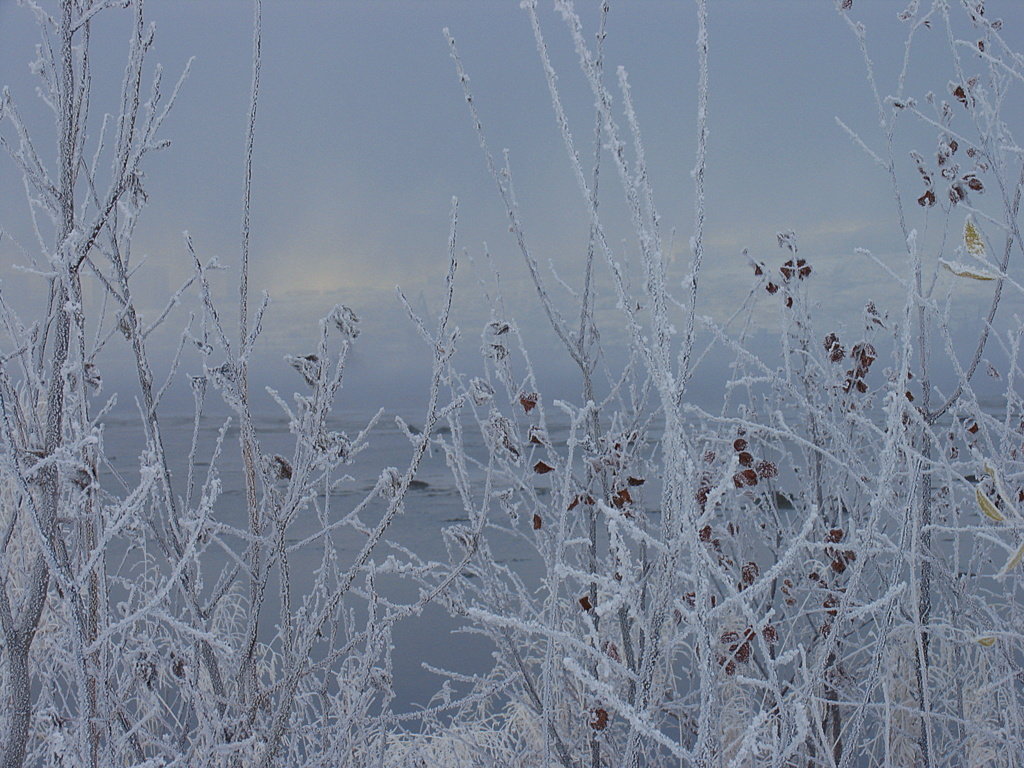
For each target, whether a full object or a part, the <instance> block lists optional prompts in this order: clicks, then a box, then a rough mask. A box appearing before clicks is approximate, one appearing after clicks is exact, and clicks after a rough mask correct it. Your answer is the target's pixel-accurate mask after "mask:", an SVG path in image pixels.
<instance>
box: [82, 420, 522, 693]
mask: <svg viewBox="0 0 1024 768" xmlns="http://www.w3.org/2000/svg"><path fill="white" fill-rule="evenodd" d="M226 418H227V417H226V416H220V417H208V418H203V419H202V421H201V422H200V429H199V439H198V450H197V453H196V462H195V478H194V483H195V492H194V495H193V505H194V504H195V499H196V498H197V497H198V496H199V494H200V492H201V488H202V484H203V482H204V481H205V480H206V477H207V472H208V471H209V469H210V461H211V457H212V454H213V451H214V446H215V444H216V441H217V437H218V434H219V432H220V430H221V428H222V426H223V424H224V422H225V420H226ZM367 420H368V419H362V420H356V419H353V418H350V419H341V420H339V421H337V423H335V424H332V425H330V428H331V429H335V430H341V431H344V432H345V433H346V434H347V435H348V436H349V437H350V438H354V437H355V436H356V434H358V432H359V430H360V429H361V428H362V427H364V426H365V425H366V423H367ZM236 424H237V420H232V423H231V426H230V427H229V428H228V429H227V431H226V433H225V437H224V443H223V450H222V454H221V456H220V457H219V458H218V460H217V462H216V470H217V474H218V476H219V478H220V481H221V483H222V487H223V491H222V493H221V495H220V497H219V500H218V501H217V503H216V505H215V517H216V519H217V520H218V521H219V522H223V523H226V524H229V525H232V526H237V527H239V528H242V529H244V528H245V527H246V525H247V518H246V510H245V499H244V481H243V475H242V465H241V459H240V456H239V443H238V430H237V427H236V426H235V425H236ZM161 425H162V433H163V439H164V443H165V450H166V453H167V456H168V458H169V461H170V466H171V470H172V473H173V482H174V485H175V490H176V495H178V496H183V495H184V492H185V489H186V475H187V460H188V455H189V451H190V448H191V443H192V430H193V420H192V417H191V416H178V417H170V418H166V419H163V420H162V421H161ZM444 429H445V430H446V428H444ZM257 435H258V438H259V441H260V445H261V449H262V452H263V453H264V454H265V455H273V454H275V453H276V454H280V455H282V456H284V457H287V458H289V459H290V458H291V456H292V453H293V451H294V446H295V438H294V436H293V435H291V434H290V433H289V431H288V423H287V421H286V420H285V419H284V418H282V417H277V416H267V417H263V418H261V419H259V420H258V424H257ZM442 436H444V437H449V436H448V435H444V434H442ZM466 439H467V448H468V449H469V450H471V451H472V452H474V453H475V454H477V455H479V454H480V453H481V452H482V451H483V450H484V446H483V443H482V440H481V438H480V436H479V434H473V433H469V434H467V435H466ZM103 442H104V448H105V451H106V454H107V458H108V460H109V462H110V465H111V466H112V467H113V469H116V471H117V472H118V473H120V474H121V476H122V477H123V478H124V479H125V481H126V482H127V483H128V484H129V485H132V484H134V483H135V482H137V481H138V477H139V457H140V455H141V453H142V452H143V450H144V449H145V437H144V433H143V430H142V428H141V425H140V422H139V421H138V419H135V420H132V419H110V420H108V421H106V422H105V426H104V437H103ZM412 453H413V446H412V445H411V443H410V441H409V439H408V438H407V437H406V435H405V434H404V433H403V432H402V431H401V430H400V429H399V427H398V426H397V425H396V424H395V421H394V419H393V417H392V418H383V419H381V421H380V422H379V423H378V425H377V426H376V427H375V428H374V429H373V431H372V432H371V433H370V435H369V437H368V441H367V447H366V448H365V449H364V450H363V451H362V452H360V453H359V454H358V455H357V456H356V457H355V458H354V460H353V462H352V464H350V465H348V466H343V467H341V468H339V470H338V471H337V473H336V476H337V477H341V476H342V475H343V474H347V475H350V476H351V477H350V479H348V480H347V481H346V482H345V483H344V484H343V485H342V487H341V488H340V489H338V490H337V491H336V492H335V493H334V494H333V495H332V501H331V513H330V519H331V520H337V519H338V518H340V517H342V516H343V515H344V514H345V513H347V512H349V511H350V510H351V509H352V508H353V507H354V506H355V505H356V504H358V503H359V502H360V501H361V500H362V499H363V498H364V497H365V495H366V494H367V492H369V491H370V490H371V489H372V488H373V486H374V483H375V482H376V480H377V478H378V476H379V475H380V472H381V470H382V469H384V468H385V467H396V468H397V469H398V471H399V473H404V471H405V469H406V467H407V466H408V462H409V460H410V457H411V456H412ZM101 482H102V483H103V484H104V485H105V486H107V487H108V488H113V487H115V485H116V480H115V479H114V477H113V473H112V470H111V469H110V468H108V470H107V472H106V473H105V475H104V476H103V477H102V479H101ZM380 510H381V504H380V503H379V502H377V504H376V505H375V506H371V508H370V511H369V512H367V513H366V514H365V515H364V516H363V521H364V523H366V524H370V525H373V524H375V523H376V522H377V520H378V519H379V514H380ZM492 514H493V513H492ZM498 514H501V513H500V511H499V513H498ZM467 520H468V516H467V513H466V511H465V510H464V508H463V503H462V500H461V498H460V496H459V494H458V493H457V492H456V489H455V486H454V484H453V481H452V475H451V472H450V470H449V469H448V467H447V465H446V464H445V460H444V456H443V453H442V452H441V451H439V450H437V449H436V448H434V449H432V450H431V452H430V453H428V454H427V455H426V456H425V457H424V459H423V461H422V463H421V465H420V469H419V472H418V473H417V475H416V479H415V481H414V482H413V483H412V485H411V486H410V489H409V493H408V494H407V496H406V503H405V511H404V513H403V514H402V515H400V516H399V517H398V518H396V519H395V521H394V523H393V524H392V526H391V527H390V529H389V531H388V534H387V538H388V539H389V540H390V541H391V542H395V543H397V544H399V545H401V546H405V547H408V548H409V549H411V550H412V551H414V552H415V553H416V554H417V555H418V556H419V557H420V558H422V559H423V560H435V561H442V562H445V561H447V560H448V559H449V557H448V554H447V550H446V547H445V542H444V539H443V537H442V529H443V528H444V527H446V526H450V525H453V524H458V523H465V522H466V521H467ZM495 522H497V523H499V524H501V523H505V524H507V522H508V518H507V517H505V518H504V520H502V519H501V517H495ZM319 530H320V522H319V521H318V520H317V518H316V515H315V513H314V512H313V511H312V510H307V511H306V513H305V514H302V515H300V516H299V517H298V518H297V519H296V521H295V523H294V524H293V525H292V527H291V528H290V529H289V541H290V542H296V541H301V540H302V539H304V538H305V537H307V536H310V535H312V534H314V533H316V532H317V531H319ZM333 540H334V543H335V545H336V546H337V547H338V549H339V558H340V564H341V566H342V567H344V566H345V565H347V564H348V563H350V562H352V559H353V558H354V557H355V556H356V555H357V553H358V552H359V548H360V547H361V545H362V543H363V541H364V539H362V537H361V536H359V535H358V534H354V533H353V532H351V531H350V530H348V529H339V531H338V533H337V534H336V535H335V536H334V537H333ZM495 541H496V542H500V543H499V544H497V547H498V549H500V551H497V550H496V551H495V553H496V556H497V557H498V558H499V559H500V560H504V561H506V562H510V563H512V564H513V567H515V568H516V570H517V571H521V572H524V573H529V572H530V571H538V568H539V565H540V564H539V560H538V556H537V553H536V551H535V550H533V549H532V548H530V547H528V546H526V545H525V543H524V542H522V541H520V540H517V539H516V538H515V537H513V536H509V535H500V533H498V534H497V535H496V536H495ZM235 543H237V548H236V551H238V552H239V553H242V552H244V545H243V544H241V543H239V542H237V540H236V542H235ZM322 554H323V549H322V546H319V545H317V544H312V545H310V546H307V547H304V548H302V549H299V550H296V551H295V552H294V554H293V555H292V559H291V562H290V570H291V577H292V586H293V589H292V593H293V595H294V596H295V598H294V599H295V601H296V604H297V603H298V599H299V596H301V595H302V594H304V593H308V592H309V591H310V590H311V588H312V584H313V579H314V571H315V569H317V568H318V567H319V566H320V565H321V558H322ZM389 554H395V555H396V557H397V558H398V559H399V560H403V559H404V556H403V555H402V554H401V553H400V552H398V551H396V549H394V548H392V547H391V546H381V547H379V548H378V549H377V550H375V552H374V555H373V559H375V560H376V561H377V562H381V561H383V560H384V559H385V558H386V557H387V556H388V555H389ZM207 557H208V558H210V560H209V562H208V563H207V565H208V566H209V567H208V570H207V571H206V573H207V575H206V577H205V582H206V583H207V584H208V585H210V584H212V583H213V582H214V581H215V580H216V574H217V573H218V571H219V569H220V568H221V567H223V565H222V562H220V561H218V560H216V559H215V558H218V557H219V558H223V554H222V552H221V551H220V550H219V549H216V548H211V549H209V550H208V551H207ZM469 578H472V576H470V577H469ZM275 581H276V580H275ZM359 583H361V581H360V580H357V584H359ZM276 588H277V587H276V583H274V584H272V586H271V589H272V590H276ZM378 589H379V591H380V592H381V593H382V594H384V595H385V596H386V597H387V598H389V599H391V600H395V601H400V602H412V601H414V600H415V599H416V596H417V594H418V585H415V584H411V583H408V582H404V581H402V580H400V579H398V578H397V577H380V579H379V580H378ZM357 603H358V599H356V604H357ZM268 607H270V608H271V609H272V610H271V611H267V612H266V615H265V616H264V617H263V620H262V624H261V627H262V631H261V634H262V635H263V637H264V639H267V640H269V639H270V637H272V635H273V627H274V626H275V625H276V624H277V623H278V620H279V616H278V615H277V614H276V613H275V612H274V611H275V610H276V606H275V604H274V603H273V602H270V603H269V604H268ZM459 629H460V622H458V621H456V620H454V619H452V618H450V617H449V616H448V614H447V612H446V611H445V609H444V608H443V607H442V606H440V605H428V606H427V607H426V609H425V610H424V611H423V612H422V613H421V614H420V615H419V616H414V617H410V618H408V619H405V620H403V621H400V622H399V623H398V624H397V625H395V627H394V631H393V640H394V651H393V654H392V658H393V664H394V670H393V671H394V674H393V679H394V691H395V696H396V698H395V701H394V704H393V706H394V708H395V710H396V711H397V712H403V711H408V710H409V709H410V708H412V707H414V706H415V705H418V704H426V703H427V702H428V701H429V699H430V697H431V696H432V695H433V694H434V693H435V692H436V691H437V690H438V688H439V687H440V685H441V683H442V682H443V678H441V677H439V676H438V675H437V674H435V673H433V672H430V671H428V670H426V669H424V668H423V664H424V663H427V664H430V665H432V666H435V667H439V668H443V669H449V670H452V671H455V672H459V673H462V674H467V675H468V674H479V673H483V672H486V671H487V670H488V669H489V668H490V666H491V662H492V659H491V653H492V651H493V650H494V648H493V647H492V644H491V643H490V641H489V640H487V639H486V638H484V637H482V636H480V635H476V634H467V633H465V632H460V631H459Z"/></svg>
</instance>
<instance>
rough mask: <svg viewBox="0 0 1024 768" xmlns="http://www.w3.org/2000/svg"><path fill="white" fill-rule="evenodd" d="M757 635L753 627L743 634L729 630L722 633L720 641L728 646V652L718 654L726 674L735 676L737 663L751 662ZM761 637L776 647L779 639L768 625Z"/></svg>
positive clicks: (720, 664) (745, 630)
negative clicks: (753, 644)
mask: <svg viewBox="0 0 1024 768" xmlns="http://www.w3.org/2000/svg"><path fill="white" fill-rule="evenodd" d="M757 634H758V633H757V630H756V629H754V628H753V627H747V628H746V629H744V630H743V631H742V632H736V631H733V630H728V631H726V632H723V633H722V635H721V637H720V638H719V640H720V641H721V643H722V645H724V646H726V651H725V652H724V653H719V654H718V659H717V661H718V665H719V666H720V667H722V668H724V669H725V674H727V675H733V674H735V673H736V663H737V662H739V663H740V664H746V663H747V662H748V661H750V655H751V653H752V652H753V646H752V643H753V641H754V638H755V637H757ZM761 637H762V638H764V641H765V642H766V643H768V644H769V645H774V644H775V642H776V641H777V640H778V639H779V635H778V632H777V631H776V630H775V627H774V626H772V625H771V624H766V625H765V627H764V629H762V630H761Z"/></svg>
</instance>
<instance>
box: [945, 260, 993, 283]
mask: <svg viewBox="0 0 1024 768" xmlns="http://www.w3.org/2000/svg"><path fill="white" fill-rule="evenodd" d="M939 262H940V263H941V264H942V266H944V267H945V268H946V269H947V270H949V271H950V272H952V273H953V274H954V275H956V276H957V277H969V278H970V279H971V280H995V279H996V278H995V275H990V274H989V273H988V272H984V271H982V270H979V269H974V268H973V267H968V266H965V265H963V264H959V263H957V262H955V261H946V260H945V259H939Z"/></svg>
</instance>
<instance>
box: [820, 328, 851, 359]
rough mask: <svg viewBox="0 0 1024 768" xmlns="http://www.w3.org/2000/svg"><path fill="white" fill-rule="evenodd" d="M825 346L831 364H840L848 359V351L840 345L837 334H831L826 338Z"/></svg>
mask: <svg viewBox="0 0 1024 768" xmlns="http://www.w3.org/2000/svg"><path fill="white" fill-rule="evenodd" d="M824 344H825V351H826V352H827V353H828V359H829V360H830V361H831V362H833V363H840V362H842V361H843V359H844V358H845V357H846V349H845V348H844V347H843V345H842V344H840V343H839V337H838V336H837V335H836V334H834V333H830V334H829V335H828V336H826V337H825V342H824Z"/></svg>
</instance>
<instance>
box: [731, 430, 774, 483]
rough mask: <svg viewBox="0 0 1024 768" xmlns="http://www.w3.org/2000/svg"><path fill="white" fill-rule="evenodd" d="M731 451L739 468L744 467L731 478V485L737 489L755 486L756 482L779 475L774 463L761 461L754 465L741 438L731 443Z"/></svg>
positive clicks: (751, 456)
mask: <svg viewBox="0 0 1024 768" xmlns="http://www.w3.org/2000/svg"><path fill="white" fill-rule="evenodd" d="M732 448H733V450H734V451H735V452H736V458H737V459H738V461H739V463H740V466H741V467H746V469H742V470H740V471H739V472H737V473H736V474H735V475H733V476H732V482H733V485H735V486H736V487H737V488H746V487H752V486H755V485H757V482H758V480H759V479H760V480H767V479H769V478H772V477H776V476H778V474H779V468H778V467H777V466H775V464H774V463H772V462H770V461H767V460H762V461H759V462H757V464H756V465H755V463H754V456H753V455H752V454H751V453H750V452H749V451H748V450H747V448H749V444H748V443H747V441H746V439H744V438H743V437H738V438H736V440H734V441H733V444H732Z"/></svg>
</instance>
